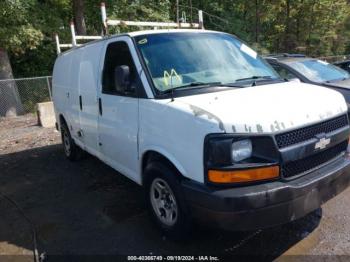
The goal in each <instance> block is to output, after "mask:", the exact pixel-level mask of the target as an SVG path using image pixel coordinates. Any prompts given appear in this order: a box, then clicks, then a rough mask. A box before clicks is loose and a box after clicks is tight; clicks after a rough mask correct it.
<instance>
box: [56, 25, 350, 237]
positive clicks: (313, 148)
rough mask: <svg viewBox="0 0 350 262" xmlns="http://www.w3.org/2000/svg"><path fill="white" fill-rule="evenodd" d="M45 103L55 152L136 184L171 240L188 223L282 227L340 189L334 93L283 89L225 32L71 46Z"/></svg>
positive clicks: (343, 164) (341, 109)
mask: <svg viewBox="0 0 350 262" xmlns="http://www.w3.org/2000/svg"><path fill="white" fill-rule="evenodd" d="M53 100H54V107H55V112H56V117H57V126H58V128H59V130H60V131H61V133H62V140H63V146H64V152H65V154H66V156H67V157H68V158H69V159H71V160H75V159H77V158H78V156H79V154H80V152H81V151H82V150H84V151H87V152H89V153H90V154H92V155H94V156H96V157H98V158H99V159H101V160H102V161H103V162H104V163H106V164H107V165H109V166H111V167H113V168H114V169H115V170H117V171H118V172H120V173H121V174H123V175H125V176H126V177H128V178H130V179H131V180H133V181H135V182H136V183H137V184H139V185H142V186H144V187H145V191H146V194H145V198H146V201H147V203H148V207H149V210H150V213H151V215H152V218H153V219H154V221H155V222H156V224H157V225H158V226H159V227H160V228H161V229H163V230H164V232H166V233H167V234H169V235H171V236H179V235H180V234H181V233H183V232H186V231H187V230H189V229H190V228H191V223H192V222H193V221H196V222H202V223H206V224H208V225H210V226H217V227H221V228H225V229H231V230H251V229H260V228H266V227H271V226H274V225H278V224H283V223H287V222H289V221H293V220H295V219H298V218H300V217H303V216H305V215H306V214H308V213H310V212H311V211H313V210H315V209H317V208H319V207H320V205H321V204H322V203H324V202H325V201H327V200H328V199H330V198H332V197H333V196H335V195H337V194H338V193H340V192H341V191H343V190H344V189H345V188H346V187H347V186H348V185H349V182H350V166H349V164H350V160H349V156H348V153H347V147H348V137H349V120H348V117H347V106H346V103H345V101H344V98H343V96H342V95H341V94H340V93H338V92H336V91H333V90H329V89H326V88H322V87H319V86H314V85H309V84H303V83H299V82H285V81H284V80H282V79H281V78H280V77H279V76H278V74H277V73H276V72H275V71H274V70H273V69H272V68H271V67H270V66H269V65H268V64H267V63H266V62H265V61H264V60H263V59H261V58H260V57H259V56H258V55H257V53H256V52H255V51H254V50H252V49H251V48H249V47H248V46H247V45H246V44H245V43H243V42H241V41H240V40H239V39H237V38H236V37H235V36H232V35H230V34H226V33H221V32H212V31H205V30H152V31H140V32H132V33H128V34H120V35H115V36H111V37H106V38H104V39H102V40H99V41H95V42H91V43H88V44H85V45H83V46H81V47H76V48H73V49H71V50H69V51H67V52H65V53H62V54H61V55H59V57H58V58H57V60H56V63H55V66H54V72H53ZM102 175H103V174H102ZM130 194H132V192H130Z"/></svg>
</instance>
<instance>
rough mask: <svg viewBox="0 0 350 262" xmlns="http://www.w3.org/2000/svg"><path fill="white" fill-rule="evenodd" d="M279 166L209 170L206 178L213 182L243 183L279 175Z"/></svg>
mask: <svg viewBox="0 0 350 262" xmlns="http://www.w3.org/2000/svg"><path fill="white" fill-rule="evenodd" d="M279 174H280V168H279V166H269V167H260V168H252V169H244V170H229V171H227V170H209V171H208V180H209V181H210V182H213V183H221V184H227V183H244V182H253V181H260V180H267V179H273V178H277V177H279Z"/></svg>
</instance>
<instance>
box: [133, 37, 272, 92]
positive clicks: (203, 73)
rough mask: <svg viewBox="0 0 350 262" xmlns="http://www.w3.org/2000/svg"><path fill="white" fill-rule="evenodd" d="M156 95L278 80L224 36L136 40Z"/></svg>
mask: <svg viewBox="0 0 350 262" xmlns="http://www.w3.org/2000/svg"><path fill="white" fill-rule="evenodd" d="M135 40H136V43H137V46H138V49H139V50H140V53H141V54H142V56H143V59H144V61H145V64H146V66H147V68H148V71H149V73H150V75H151V77H152V80H153V83H154V86H155V88H156V89H157V91H159V92H160V93H162V92H165V91H169V90H171V89H177V88H179V87H180V88H181V87H184V89H187V88H188V89H190V88H193V87H194V86H196V87H198V86H200V85H202V86H205V84H214V83H215V84H217V85H219V84H220V85H225V84H227V85H228V84H230V85H232V84H235V83H238V82H240V83H241V82H242V80H244V81H247V80H251V81H256V80H257V79H260V78H261V79H279V76H278V75H277V73H276V72H275V71H274V70H273V69H272V68H271V67H270V66H269V65H268V64H267V63H266V62H265V61H264V60H263V59H261V58H260V57H259V56H258V55H257V53H256V52H255V51H254V50H252V49H251V48H249V47H248V46H247V45H245V44H244V43H242V42H240V41H239V40H238V39H237V38H235V37H234V36H232V35H229V34H225V33H197V32H193V33H192V32H186V33H162V34H150V35H141V36H137V37H135Z"/></svg>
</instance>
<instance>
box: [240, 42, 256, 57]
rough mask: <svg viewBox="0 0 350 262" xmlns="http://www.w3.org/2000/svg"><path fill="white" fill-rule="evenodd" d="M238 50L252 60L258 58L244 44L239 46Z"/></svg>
mask: <svg viewBox="0 0 350 262" xmlns="http://www.w3.org/2000/svg"><path fill="white" fill-rule="evenodd" d="M240 50H241V51H242V52H244V53H246V54H247V55H249V56H251V57H253V58H254V59H256V57H257V56H258V54H257V53H256V52H255V51H254V50H253V49H251V48H250V47H249V46H246V45H245V44H242V45H241V48H240Z"/></svg>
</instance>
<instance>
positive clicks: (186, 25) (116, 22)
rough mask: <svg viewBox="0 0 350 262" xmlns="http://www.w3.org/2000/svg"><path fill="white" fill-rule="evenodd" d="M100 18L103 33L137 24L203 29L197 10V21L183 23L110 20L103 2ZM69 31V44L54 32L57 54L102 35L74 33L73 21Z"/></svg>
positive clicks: (200, 13) (138, 25)
mask: <svg viewBox="0 0 350 262" xmlns="http://www.w3.org/2000/svg"><path fill="white" fill-rule="evenodd" d="M101 18H102V24H103V29H104V30H103V34H104V35H107V32H108V26H119V25H122V26H137V27H153V28H154V29H157V28H159V27H160V28H197V29H204V22H203V11H202V10H199V11H198V23H186V22H185V23H183V22H179V23H176V22H148V21H147V22H146V21H124V20H110V19H108V18H107V11H106V5H105V3H104V2H102V3H101ZM70 31H71V36H72V42H71V43H70V44H61V43H60V40H59V37H58V34H55V41H56V49H57V54H60V53H61V49H63V48H65V49H66V48H72V47H75V46H81V45H82V44H79V43H78V40H85V41H86V40H98V39H102V38H103V36H88V35H76V33H75V28H74V23H73V22H71V23H70Z"/></svg>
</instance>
